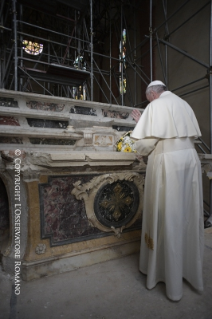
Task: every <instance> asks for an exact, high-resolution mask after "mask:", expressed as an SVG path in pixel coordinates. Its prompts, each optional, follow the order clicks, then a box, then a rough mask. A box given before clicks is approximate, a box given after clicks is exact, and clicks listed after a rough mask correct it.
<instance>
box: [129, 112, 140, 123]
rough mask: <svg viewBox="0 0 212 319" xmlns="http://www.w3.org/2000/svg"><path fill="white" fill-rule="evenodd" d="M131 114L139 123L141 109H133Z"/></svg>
mask: <svg viewBox="0 0 212 319" xmlns="http://www.w3.org/2000/svg"><path fill="white" fill-rule="evenodd" d="M131 116H132V117H133V118H134V120H135V121H136V123H138V121H139V119H140V117H141V113H140V111H139V110H137V109H134V110H132V113H131Z"/></svg>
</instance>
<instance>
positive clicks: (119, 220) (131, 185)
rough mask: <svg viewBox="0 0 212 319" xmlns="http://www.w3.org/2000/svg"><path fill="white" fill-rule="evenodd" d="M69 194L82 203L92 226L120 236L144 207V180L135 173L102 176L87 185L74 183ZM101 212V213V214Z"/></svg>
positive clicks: (79, 182)
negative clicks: (82, 201)
mask: <svg viewBox="0 0 212 319" xmlns="http://www.w3.org/2000/svg"><path fill="white" fill-rule="evenodd" d="M73 185H74V189H73V190H72V192H71V193H72V194H73V195H74V196H75V197H76V198H77V199H78V200H84V202H85V209H86V214H87V218H88V220H89V222H90V224H91V225H93V226H94V227H97V228H98V229H100V230H102V231H105V232H111V230H112V231H114V233H115V234H116V236H118V237H120V235H121V233H122V230H123V229H125V228H128V227H130V226H131V225H132V224H133V223H134V222H135V220H136V219H137V218H138V217H139V216H140V214H141V210H142V206H143V185H144V177H143V175H141V174H138V173H134V172H133V173H132V172H128V173H126V172H125V173H118V174H104V175H101V176H97V177H94V178H93V179H92V180H91V181H90V182H88V183H86V184H82V183H81V181H77V182H75V183H74V184H73ZM101 209H102V212H101Z"/></svg>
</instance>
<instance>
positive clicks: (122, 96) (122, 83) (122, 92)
mask: <svg viewBox="0 0 212 319" xmlns="http://www.w3.org/2000/svg"><path fill="white" fill-rule="evenodd" d="M122 19H123V7H122V4H121V47H120V51H121V52H120V61H121V87H120V89H121V105H124V74H123V72H124V61H123V40H122V38H123V26H122Z"/></svg>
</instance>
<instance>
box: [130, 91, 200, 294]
mask: <svg viewBox="0 0 212 319" xmlns="http://www.w3.org/2000/svg"><path fill="white" fill-rule="evenodd" d="M198 136H201V132H200V129H199V125H198V123H197V120H196V117H195V115H194V112H193V110H192V109H191V107H190V106H189V105H188V103H187V102H185V101H184V100H182V99H181V98H179V97H178V96H176V95H175V94H173V93H171V92H170V91H165V92H163V93H162V94H161V95H160V97H159V98H158V99H156V100H154V101H152V102H151V103H150V104H149V105H148V106H147V108H146V109H145V110H144V112H143V114H142V116H141V118H140V120H139V122H138V123H137V125H136V127H135V129H134V130H133V132H132V133H131V137H133V138H135V139H138V141H137V142H136V149H137V151H138V153H139V154H141V155H143V156H144V155H148V154H149V153H150V152H151V153H150V155H149V156H148V164H147V171H146V181H145V190H144V207H143V223H142V235H141V251H140V265H139V269H140V271H141V272H142V273H144V274H146V275H147V284H146V285H147V288H148V289H152V288H154V287H155V286H156V284H157V283H158V282H159V281H162V282H165V284H166V294H167V297H168V298H170V299H172V300H180V299H181V297H182V294H183V291H182V283H183V278H185V279H186V280H187V281H188V282H189V283H190V284H191V285H192V286H193V287H194V288H195V289H197V290H199V291H202V290H203V280H202V263H203V245H204V223H203V196H202V175H201V174H202V173H201V164H200V160H199V158H198V155H197V152H196V150H195V148H194V138H195V137H198Z"/></svg>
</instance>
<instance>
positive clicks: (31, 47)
mask: <svg viewBox="0 0 212 319" xmlns="http://www.w3.org/2000/svg"><path fill="white" fill-rule="evenodd" d="M22 43H23V49H24V51H25V52H26V53H28V54H32V55H38V54H40V53H41V52H42V51H43V44H40V43H37V42H32V41H28V40H23V42H22Z"/></svg>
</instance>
